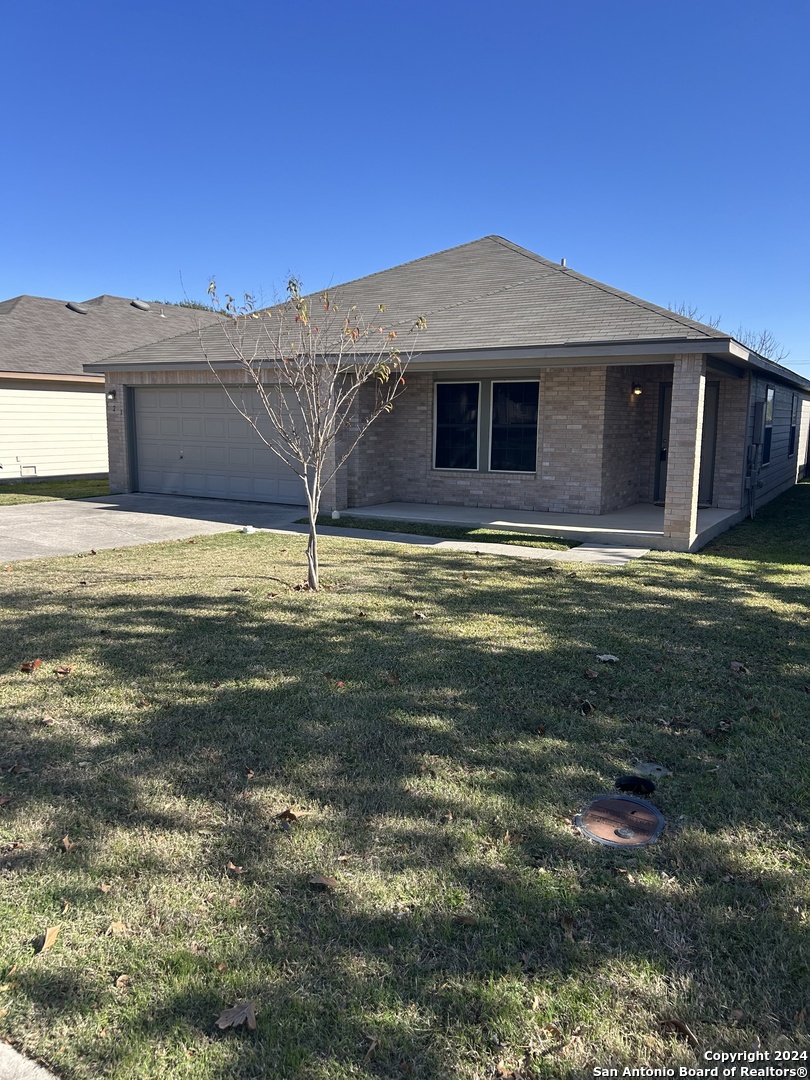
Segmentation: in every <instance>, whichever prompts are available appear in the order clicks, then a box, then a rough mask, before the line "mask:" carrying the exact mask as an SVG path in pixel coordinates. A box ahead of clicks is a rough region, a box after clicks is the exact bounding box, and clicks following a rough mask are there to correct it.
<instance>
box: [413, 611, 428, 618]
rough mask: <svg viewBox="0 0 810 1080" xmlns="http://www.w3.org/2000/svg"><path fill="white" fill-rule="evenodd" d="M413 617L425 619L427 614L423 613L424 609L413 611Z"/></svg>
mask: <svg viewBox="0 0 810 1080" xmlns="http://www.w3.org/2000/svg"><path fill="white" fill-rule="evenodd" d="M413 617H414V618H415V619H426V618H427V615H426V614H425V612H424V611H415V612H414V613H413Z"/></svg>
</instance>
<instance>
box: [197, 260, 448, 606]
mask: <svg viewBox="0 0 810 1080" xmlns="http://www.w3.org/2000/svg"><path fill="white" fill-rule="evenodd" d="M208 295H209V296H210V297H211V302H212V304H213V305H214V307H215V309H216V310H217V311H219V312H220V314H221V316H222V317H221V318H220V320H219V328H220V330H221V332H222V334H223V335H224V339H225V346H226V347H225V356H226V358H227V359H229V360H230V361H231V362H233V361H236V364H237V366H238V368H239V370H240V372H241V374H242V376H243V378H244V381H245V383H246V385H247V387H248V389H249V390H250V391H251V393H250V395H249V396H248V398H247V399H246V397H245V394H244V392H243V390H241V391H240V392H239V394H238V396H237V395H236V394H235V393H234V391H233V388H231V387H228V386H227V385H226V384H225V382H224V380H223V377H222V374H221V370H220V368H218V367H217V366H215V361H216V360H217V359H220V360H221V358H222V348H221V346H222V341H221V339H216V340H214V339H212V337H211V334H210V329H209V330H208V331H203V332H201V334H200V341H201V343H202V348H203V352H204V354H205V357H206V360H207V361H208V366H209V367H210V369H211V371H212V372H213V373H214V374H215V375H216V377H217V379H218V381H219V383H220V385H221V386H222V388H223V389H224V391H225V393H226V394H227V396H228V399H229V400H230V402H231V404H232V405H233V406H234V408H235V409H236V410H237V412H239V413H240V414H241V415H242V416H243V417H244V418H245V420H246V421H247V422H248V423H249V424H250V426H251V427H252V428H253V430H254V431H255V432H256V434H257V436H258V437H259V438H260V439H261V440H262V442H263V443H264V444H265V446H266V447H267V448H268V450H270V451H271V452H272V453H273V454H275V455H276V457H277V458H279V459H280V460H281V461H283V462H284V464H285V465H287V466H289V468H291V469H292V470H293V472H294V473H295V474H296V475H297V476H298V477H300V479H301V481H302V483H303V485H304V491H305V494H306V500H307V510H308V513H309V541H308V544H307V583H308V585H309V588H310V589H312V590H314V591H317V589H318V588H319V574H318V569H319V568H318V532H317V519H318V514H319V512H320V507H321V499H322V496H323V491H324V488H325V487H326V485H327V484H328V483H329V482H330V480H332V479H333V477H334V476H335V474H336V473H337V471H338V469H340V468H341V466H342V465H344V464H345V462H346V460H347V458H348V457H349V455H350V454H351V453H352V451H353V450H354V449H355V447H356V446H357V444H358V443H359V442H360V440H361V439H362V437H363V435H365V433H366V431H367V430H368V428H369V427H370V426H371V424H372V423H374V421H375V420H377V419H378V417H379V416H380V415H381V414H382V413H384V412H390V411H391V410H392V408H393V403H394V399H395V398H396V397H398V396H399V394H400V393H402V391H403V390H404V389H405V378H404V371H405V368H406V366H407V363H408V361H409V360H410V358H411V356H412V355H413V350H414V347H415V344H416V339H417V336H418V333H419V332H420V331H422V330H425V329H426V328H427V322H426V320H425V318H424V317H422V316H420V317H419V318H418V319H417V320H416V322H415V323H414V325H413V326H410V327H407V329H406V333H407V334H408V336H409V345H410V347H409V348H404V347H403V345H402V344H401V343H400V342H399V340H398V336H399V332H400V331H399V330H396V329H393V328H390V327H387V326H385V325H384V324H382V322H381V321H380V320H381V318H382V316H383V315H384V314H385V311H386V308H385V307H384V305H382V304H381V305H380V306H379V308H378V311H377V313H376V316H375V318H374V319H373V320H372V319H368V318H367V317H366V316H365V315H363V313H361V312H359V311H358V310H357V308H356V307H354V306H350V307H348V308H345V309H344V308H343V307H342V304H338V303H337V302H336V298H335V297H333V296H331V295H330V294H329V293H327V292H324V293H322V294H321V295H320V296H319V297H316V298H312V297H307V296H304V295H303V294H302V292H301V283H300V281H299V280H298V279H297V278H291V279H290V280H289V282H288V283H287V299H286V300H285V301H284V302H283V303H280V304H277V305H275V306H273V307H271V308H257V307H256V304H255V300H254V298H253V297H252V296H250V295H249V294H247V293H246V294H245V297H244V302H243V303H242V304H237V302H236V301H235V300H234V298H233V297H232V296H230V295H228V294H226V295H225V298H224V303H222V302H221V301H220V299H219V296H218V294H217V286H216V281H212V282H211V284H210V285H209V287H208ZM365 386H370V387H372V388H373V391H374V393H373V400H372V401H371V402H370V403H367V408H366V409H364V411H363V415H362V416H361V415H360V414H359V410H358V409H356V408H355V403H356V401H357V398H358V395H359V394H360V391H361V390H362V389H363V387H365Z"/></svg>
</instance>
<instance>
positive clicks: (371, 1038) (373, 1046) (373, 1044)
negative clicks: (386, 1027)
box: [363, 1035, 380, 1061]
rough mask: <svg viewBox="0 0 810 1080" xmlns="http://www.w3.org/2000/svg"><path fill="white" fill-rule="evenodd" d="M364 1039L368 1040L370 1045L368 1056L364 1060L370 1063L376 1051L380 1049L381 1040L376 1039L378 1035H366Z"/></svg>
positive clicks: (367, 1051)
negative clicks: (369, 1060)
mask: <svg viewBox="0 0 810 1080" xmlns="http://www.w3.org/2000/svg"><path fill="white" fill-rule="evenodd" d="M363 1038H364V1039H368V1041H369V1044H370V1045H369V1048H368V1050H366V1055H365V1057H364V1058H363V1061H368V1059H369V1058H370V1057H371V1055H372V1054H373V1053H374V1051H375V1050H377V1049H378V1048H379V1045H380V1040H379V1039H378V1038H377V1037H376V1035H364V1036H363Z"/></svg>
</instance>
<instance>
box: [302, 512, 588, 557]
mask: <svg viewBox="0 0 810 1080" xmlns="http://www.w3.org/2000/svg"><path fill="white" fill-rule="evenodd" d="M296 524H298V525H308V524H309V519H308V518H300V519H299V520H298V521H297V522H296ZM318 525H321V526H328V527H330V528H337V529H366V530H368V531H370V532H393V533H403V534H405V535H409V536H413V535H416V536H437V537H442V538H443V539H446V540H469V541H470V542H471V543H476V544H479V543H480V544H513V545H516V546H519V547H536V548H548V549H550V550H552V551H568V550H569V549H570V548H575V547H579V544H578V543H577V542H576V541H569V540H563V539H561V538H560V537H558V536H538V535H537V533H522V532H508V531H506V530H505V529H504V530H501V529H484V528H478V527H477V526H475V525H439V524H437V523H436V522H430V521H406V520H400V519H393V518H391V519H389V518H373V517H362V516H360V515H357V514H341V515H340V520H339V521H334V520H333V519H332V518H331V517H330V516H329V515H326V514H323V515H321V516H320V517H319V518H318Z"/></svg>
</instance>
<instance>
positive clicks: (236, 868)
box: [227, 862, 245, 874]
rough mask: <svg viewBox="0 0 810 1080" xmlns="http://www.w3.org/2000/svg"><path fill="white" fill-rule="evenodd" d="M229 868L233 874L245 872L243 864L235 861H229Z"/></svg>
mask: <svg viewBox="0 0 810 1080" xmlns="http://www.w3.org/2000/svg"><path fill="white" fill-rule="evenodd" d="M227 869H228V870H229V871H230V872H231V873H232V874H244V872H245V868H244V867H243V866H237V865H236V864H235V863H232V862H229V863H228V866H227Z"/></svg>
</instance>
